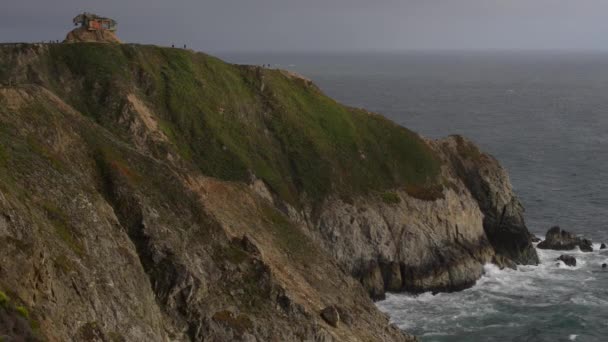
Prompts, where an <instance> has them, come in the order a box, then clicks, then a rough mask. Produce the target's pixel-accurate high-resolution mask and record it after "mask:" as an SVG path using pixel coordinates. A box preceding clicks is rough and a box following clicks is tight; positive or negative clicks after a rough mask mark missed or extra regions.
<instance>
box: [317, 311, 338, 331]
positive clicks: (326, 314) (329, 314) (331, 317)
mask: <svg viewBox="0 0 608 342" xmlns="http://www.w3.org/2000/svg"><path fill="white" fill-rule="evenodd" d="M321 317H322V318H323V320H325V322H327V324H329V325H331V326H332V327H334V328H337V327H338V323H339V322H340V313H339V312H338V309H336V307H335V306H328V307H326V308H325V309H323V311H321Z"/></svg>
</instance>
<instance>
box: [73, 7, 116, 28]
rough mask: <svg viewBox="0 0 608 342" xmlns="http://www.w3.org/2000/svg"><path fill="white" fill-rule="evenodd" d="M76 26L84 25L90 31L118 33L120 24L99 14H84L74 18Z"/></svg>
mask: <svg viewBox="0 0 608 342" xmlns="http://www.w3.org/2000/svg"><path fill="white" fill-rule="evenodd" d="M73 22H74V25H76V26H77V25H82V27H84V28H86V29H87V30H88V31H112V32H114V31H116V29H117V28H118V23H117V22H116V20H114V19H110V18H104V17H100V16H98V15H97V14H93V13H88V12H84V13H82V14H79V15H77V16H76V17H74V20H73Z"/></svg>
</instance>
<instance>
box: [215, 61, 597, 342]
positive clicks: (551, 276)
mask: <svg viewBox="0 0 608 342" xmlns="http://www.w3.org/2000/svg"><path fill="white" fill-rule="evenodd" d="M220 57H222V58H224V59H226V60H228V61H231V62H234V63H242V64H258V65H261V64H270V65H271V67H274V68H283V69H289V70H292V71H295V72H297V73H300V74H302V75H304V76H306V77H308V78H310V79H312V80H313V81H314V82H315V83H316V84H317V85H319V86H320V87H321V89H323V91H324V92H325V93H327V94H328V95H329V96H331V97H333V98H335V99H337V100H338V101H340V102H342V103H344V104H347V105H350V106H354V107H362V108H366V109H369V110H371V111H374V112H378V113H381V114H383V115H384V116H386V117H388V118H389V119H391V120H393V121H395V122H397V123H399V124H401V125H403V126H405V127H408V128H410V129H412V130H414V131H416V132H418V133H420V134H422V135H424V136H426V137H430V138H441V137H445V136H447V135H450V134H461V135H464V136H466V137H468V138H470V139H471V140H473V141H474V142H475V143H477V145H478V146H480V147H481V149H482V150H484V151H486V152H488V153H490V154H492V155H494V156H495V157H496V158H497V159H498V160H499V161H500V162H501V164H502V165H503V166H504V167H505V168H506V169H507V171H508V172H509V175H510V177H511V182H512V183H513V186H514V188H515V192H516V193H517V195H518V196H519V197H520V199H521V201H522V203H523V205H524V207H525V208H526V215H525V217H526V222H527V225H528V227H529V229H530V230H531V231H532V232H533V233H535V234H537V235H538V236H544V234H545V232H546V231H547V230H548V229H549V228H550V227H551V226H553V225H559V226H561V227H562V228H564V229H566V230H569V231H571V232H574V233H577V234H581V235H583V236H585V237H587V238H589V239H592V240H593V241H594V243H595V244H594V247H595V250H596V251H594V252H593V253H581V252H578V251H576V252H573V254H576V257H577V259H578V264H577V266H576V267H574V268H570V267H565V266H564V265H563V264H561V263H558V262H556V261H555V258H557V257H558V256H559V255H560V254H563V253H560V252H554V251H541V250H539V256H540V257H541V261H542V263H541V265H539V266H520V267H519V268H518V269H517V270H499V269H497V268H496V267H494V266H492V265H487V266H486V268H485V274H484V276H483V277H482V278H481V279H480V280H479V281H478V282H477V284H476V285H475V286H474V287H473V288H471V289H468V290H465V291H462V292H458V293H450V294H437V295H432V294H430V293H425V294H422V295H418V296H412V295H408V294H389V295H388V296H387V299H386V300H385V301H382V302H379V303H378V307H379V308H380V309H381V310H383V311H384V312H386V313H388V314H389V315H390V317H391V320H392V322H393V323H395V324H396V325H398V326H399V327H401V328H404V329H406V330H407V331H409V332H411V333H414V334H416V335H418V336H419V337H420V338H421V339H422V341H429V342H430V341H552V342H553V341H608V271H603V270H602V269H601V264H602V263H605V262H608V250H604V251H602V252H600V251H598V247H599V243H601V242H608V53H594V52H523V51H519V52H500V51H493V52H402V53H350V54H347V53H343V54H337V53H280V54H279V53H275V54H270V53H268V54H264V53H257V54H253V53H241V54H220Z"/></svg>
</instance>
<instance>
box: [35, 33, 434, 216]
mask: <svg viewBox="0 0 608 342" xmlns="http://www.w3.org/2000/svg"><path fill="white" fill-rule="evenodd" d="M38 68H40V69H41V72H45V73H46V74H47V75H48V76H49V81H48V82H49V84H47V85H46V86H48V87H49V88H51V89H52V90H53V92H55V93H56V94H58V95H59V96H60V97H62V98H63V99H66V100H67V101H68V102H69V103H70V104H71V105H72V106H74V107H75V108H76V109H78V110H79V111H80V112H82V113H84V114H86V115H88V116H90V117H91V118H93V119H94V120H96V121H97V122H98V123H100V124H102V125H104V126H105V127H106V128H107V129H109V130H111V131H112V132H114V133H118V134H119V135H120V136H122V137H123V138H124V139H125V140H129V139H131V138H132V137H131V136H130V134H129V133H128V132H127V128H126V127H124V126H123V125H119V124H118V120H117V118H118V116H120V115H121V113H122V111H123V109H124V108H125V104H126V103H127V100H126V95H127V94H129V93H133V94H136V95H137V96H138V97H140V98H141V99H143V100H144V101H145V102H146V103H147V105H148V107H149V108H151V109H153V111H154V113H155V115H156V116H157V117H156V120H157V121H158V123H159V128H160V129H161V130H162V131H163V132H164V133H165V135H166V136H167V137H168V138H169V139H170V141H171V142H172V143H173V147H172V148H174V149H175V151H177V152H178V153H179V154H180V155H181V156H182V157H183V158H184V159H186V160H188V161H191V162H193V163H194V165H196V166H197V167H198V168H199V169H200V170H201V171H202V172H203V173H204V174H206V175H209V176H213V177H217V178H220V179H224V180H231V181H249V180H250V179H251V175H252V174H253V175H255V176H256V177H257V178H260V179H262V180H264V181H265V182H266V184H268V185H269V186H270V188H271V189H272V190H274V192H276V193H277V194H279V195H280V196H281V197H282V198H283V199H285V200H287V201H289V202H291V203H292V204H295V205H298V204H300V201H301V200H302V199H303V198H306V199H307V200H309V201H312V202H313V203H315V204H320V203H321V202H322V200H323V199H324V198H325V197H326V196H327V195H328V194H330V193H334V194H338V195H340V196H343V197H344V198H348V197H349V196H352V195H357V194H365V193H370V192H375V191H379V192H383V191H386V190H389V189H394V188H402V187H405V186H420V187H430V186H433V185H435V184H437V175H438V173H439V165H440V162H439V159H438V158H437V156H436V155H435V153H434V152H433V151H432V150H431V149H430V148H429V147H428V146H427V144H426V143H424V141H423V140H422V139H420V138H419V137H418V135H416V134H415V133H413V132H411V131H409V130H407V129H405V128H403V127H400V126H398V125H396V124H394V123H392V122H390V121H388V120H386V119H385V118H383V117H381V116H379V115H374V114H370V113H368V112H365V111H362V110H357V109H351V108H347V107H345V106H342V105H340V104H338V103H337V102H335V101H334V100H332V99H330V98H328V97H326V96H325V95H323V94H322V93H321V92H320V91H319V89H318V88H316V87H315V86H314V85H311V84H310V83H309V82H307V81H304V80H301V79H298V78H296V77H293V76H290V75H288V74H286V73H284V72H282V71H279V70H267V69H261V68H257V67H249V66H235V65H231V64H227V63H224V62H222V61H221V60H219V59H217V58H214V57H210V56H207V55H204V54H201V53H192V52H190V51H186V50H181V49H168V48H160V47H155V46H139V45H114V44H59V45H51V46H49V52H48V54H47V55H46V57H45V58H42V59H41V62H40V65H39V66H38ZM66 80H67V81H69V80H73V82H74V84H82V87H80V86H70V87H66V86H65V82H66ZM159 153H160V152H159Z"/></svg>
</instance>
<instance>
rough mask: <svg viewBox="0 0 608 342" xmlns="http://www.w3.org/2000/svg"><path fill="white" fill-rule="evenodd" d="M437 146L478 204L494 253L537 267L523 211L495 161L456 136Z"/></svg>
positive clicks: (536, 259) (505, 176) (534, 251)
mask: <svg viewBox="0 0 608 342" xmlns="http://www.w3.org/2000/svg"><path fill="white" fill-rule="evenodd" d="M440 146H441V148H442V149H443V150H444V151H445V154H446V158H447V160H449V161H450V162H451V164H452V166H453V168H454V170H455V172H456V174H457V176H458V177H459V178H460V179H462V181H463V182H464V183H465V185H466V187H467V189H468V190H469V191H470V192H471V194H472V195H473V197H474V198H475V199H476V201H477V203H478V204H479V208H480V209H481V211H482V213H483V215H484V218H483V228H484V230H485V233H486V236H487V237H488V240H489V242H490V244H491V245H492V247H493V249H494V251H495V252H496V254H498V255H501V256H503V257H505V258H508V259H510V260H512V261H513V262H515V263H516V264H523V265H528V264H532V265H535V264H538V263H539V259H538V255H537V254H536V250H535V249H534V246H533V245H532V241H533V236H532V234H530V232H529V231H528V228H527V227H526V225H525V222H524V216H523V212H524V208H523V207H522V205H521V203H520V202H519V200H518V199H517V197H516V196H515V194H514V193H513V188H512V186H511V182H510V180H509V176H508V175H507V173H506V171H505V170H504V169H503V168H502V167H501V166H500V164H499V163H498V161H497V160H496V159H495V158H493V157H492V156H490V155H488V154H484V153H481V152H480V151H479V149H478V148H477V147H476V146H475V145H474V144H473V143H472V142H470V141H468V140H466V139H464V138H463V137H460V136H451V137H449V138H447V139H444V140H442V141H441V142H440Z"/></svg>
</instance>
